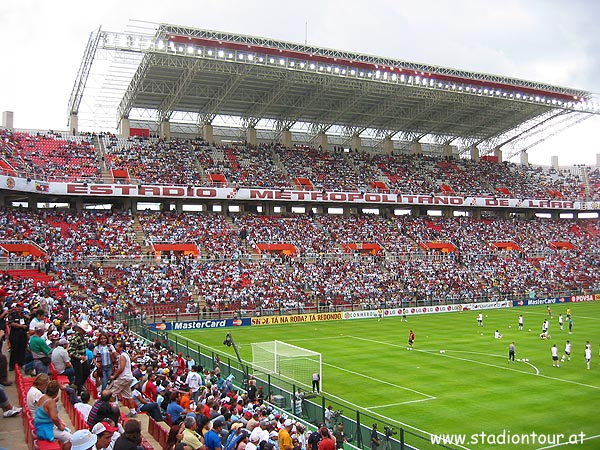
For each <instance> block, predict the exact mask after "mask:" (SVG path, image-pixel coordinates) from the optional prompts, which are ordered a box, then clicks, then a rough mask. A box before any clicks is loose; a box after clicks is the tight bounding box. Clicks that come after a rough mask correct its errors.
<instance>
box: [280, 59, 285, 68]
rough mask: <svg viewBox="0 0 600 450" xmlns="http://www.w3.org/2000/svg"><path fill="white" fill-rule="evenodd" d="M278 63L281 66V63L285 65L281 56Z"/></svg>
mask: <svg viewBox="0 0 600 450" xmlns="http://www.w3.org/2000/svg"><path fill="white" fill-rule="evenodd" d="M279 65H280V66H283V65H285V59H283V58H281V59H280V60H279Z"/></svg>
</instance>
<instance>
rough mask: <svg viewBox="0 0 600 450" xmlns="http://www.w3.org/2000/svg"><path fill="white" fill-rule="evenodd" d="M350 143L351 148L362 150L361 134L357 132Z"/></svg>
mask: <svg viewBox="0 0 600 450" xmlns="http://www.w3.org/2000/svg"><path fill="white" fill-rule="evenodd" d="M350 145H351V148H352V149H354V150H357V151H359V152H362V141H361V139H360V136H359V135H357V134H355V135H353V136H352V140H351V141H350Z"/></svg>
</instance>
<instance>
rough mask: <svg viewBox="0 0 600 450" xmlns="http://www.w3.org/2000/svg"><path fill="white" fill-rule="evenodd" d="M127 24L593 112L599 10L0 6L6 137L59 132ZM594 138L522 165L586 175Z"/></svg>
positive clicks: (343, 3) (557, 142)
mask: <svg viewBox="0 0 600 450" xmlns="http://www.w3.org/2000/svg"><path fill="white" fill-rule="evenodd" d="M131 19H134V20H139V21H147V22H153V23H170V24H175V25H182V26H189V27H195V28H202V29H209V30H217V31H225V32H232V33H239V34H247V35H254V36H260V37H267V38H273V39H279V40H285V41H291V42H298V43H303V42H305V40H306V41H307V42H308V44H310V45H315V46H318V47H326V48H332V49H336V50H346V51H353V52H358V53H365V54H371V55H375V56H382V57H390V58H397V59H402V60H406V61H411V62H418V63H425V64H435V65H439V66H444V67H450V68H454V69H463V70H470V71H475V72H482V73H490V74H495V75H501V76H506V77H515V78H521V79H526V80H531V81H537V82H542V83H550V84H556V85H559V86H565V87H571V88H576V89H583V90H586V91H589V92H592V93H593V94H594V97H595V101H596V102H600V26H598V20H599V19H600V1H598V0H570V1H568V2H567V1H559V0H503V1H501V2H499V1H494V2H492V1H487V0H453V1H445V0H428V1H425V2H417V1H414V0H410V1H405V0H395V1H391V0H370V1H366V2H365V1H355V0H304V1H301V2H287V1H285V0H284V1H281V0H278V1H269V0H254V1H251V2H250V1H247V0H245V1H241V0H236V1H228V0H220V1H214V0H203V1H198V0H196V1H188V0H180V1H177V2H168V1H164V0H162V1H156V0H146V1H135V0H130V1H114V0H105V1H102V2H89V1H83V2H82V1H67V0H54V1H46V0H36V1H32V0H4V1H3V2H2V10H1V11H0V39H1V42H2V43H3V46H2V51H1V52H0V61H1V62H2V63H1V66H0V111H13V112H14V126H15V128H27V129H55V130H66V129H67V106H68V100H69V96H70V94H71V91H72V89H73V85H74V82H75V79H76V75H77V71H78V69H79V66H80V64H81V61H82V57H83V53H84V49H85V46H86V44H87V41H88V38H89V36H90V33H91V32H92V31H94V30H97V29H98V28H99V27H102V29H103V30H106V31H117V32H124V31H126V30H127V27H130V26H131V24H132V22H131ZM115 126H116V124H115ZM112 131H115V130H112ZM599 137H600V115H598V116H596V117H593V118H591V119H589V120H585V121H583V122H582V123H580V124H578V125H576V126H574V127H572V128H570V129H568V130H566V131H564V132H562V133H560V134H558V135H556V136H553V137H550V138H549V139H547V140H546V141H544V142H543V143H542V144H539V145H537V146H535V147H532V148H531V149H530V150H529V151H528V154H529V162H530V163H532V164H541V165H550V162H551V156H558V161H559V164H560V165H561V166H563V165H573V164H587V165H594V166H595V165H597V164H598V162H599V161H597V155H599V154H600V139H599Z"/></svg>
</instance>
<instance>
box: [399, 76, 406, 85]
mask: <svg viewBox="0 0 600 450" xmlns="http://www.w3.org/2000/svg"><path fill="white" fill-rule="evenodd" d="M400 81H402V82H403V83H404V82H405V81H406V77H405V76H404V74H402V75H400Z"/></svg>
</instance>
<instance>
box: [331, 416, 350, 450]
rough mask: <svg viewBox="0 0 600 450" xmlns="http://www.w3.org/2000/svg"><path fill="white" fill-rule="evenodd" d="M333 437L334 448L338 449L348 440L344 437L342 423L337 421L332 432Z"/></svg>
mask: <svg viewBox="0 0 600 450" xmlns="http://www.w3.org/2000/svg"><path fill="white" fill-rule="evenodd" d="M333 437H334V438H335V448H336V449H338V450H340V449H343V448H344V444H345V443H347V442H348V439H346V433H344V424H343V423H342V422H340V423H338V425H337V428H336V429H335V431H334V432H333Z"/></svg>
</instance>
